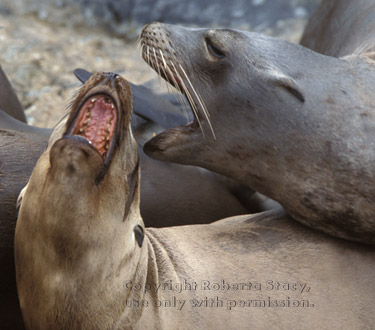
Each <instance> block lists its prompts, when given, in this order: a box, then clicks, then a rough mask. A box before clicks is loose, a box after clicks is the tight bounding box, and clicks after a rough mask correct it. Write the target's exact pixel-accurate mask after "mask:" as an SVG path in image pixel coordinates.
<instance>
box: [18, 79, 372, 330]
mask: <svg viewBox="0 0 375 330" xmlns="http://www.w3.org/2000/svg"><path fill="white" fill-rule="evenodd" d="M101 79H102V80H101ZM103 79H105V80H103ZM120 83H121V85H117V84H120ZM85 86H86V87H84V88H83V90H82V92H81V96H80V97H79V99H81V100H82V99H83V100H85V99H87V100H90V98H91V97H93V96H94V95H95V97H97V98H99V99H100V98H102V95H106V94H107V95H111V98H112V101H111V103H112V104H116V107H115V108H116V109H118V110H117V117H116V118H119V119H118V120H117V121H116V122H115V123H114V124H112V125H114V126H111V127H112V128H111V129H110V130H109V132H112V131H113V132H114V133H113V135H111V134H112V133H108V134H109V148H108V150H110V151H109V153H108V154H102V153H101V152H100V151H101V150H102V147H101V146H102V145H101V143H100V142H96V141H100V139H95V140H93V142H92V144H90V143H89V142H87V140H86V138H85V136H86V137H87V138H90V136H92V135H91V133H90V132H93V131H94V129H95V124H90V125H89V126H88V127H87V128H85V127H84V126H82V123H83V121H82V120H81V118H84V117H85V116H87V108H88V105H87V104H88V103H87V102H86V103H85V102H79V101H76V102H75V103H74V104H73V106H72V110H71V115H70V116H69V120H68V122H67V124H66V125H64V126H62V127H59V128H56V129H55V132H54V134H53V135H52V136H51V139H50V142H49V146H48V148H47V150H46V151H45V152H44V153H43V155H42V156H41V158H40V159H39V161H38V163H37V165H36V167H35V169H34V171H33V173H32V175H31V178H30V180H29V183H28V185H27V187H26V189H25V190H24V191H23V194H22V201H21V207H20V214H19V218H18V222H17V228H16V235H15V256H16V259H15V260H16V271H17V287H18V292H19V296H20V303H21V307H22V313H23V317H24V320H25V324H26V327H27V328H30V329H50V328H58V329H197V328H209V329H227V328H231V329H233V328H235V329H248V328H249V326H251V328H253V329H264V328H275V327H278V328H283V329H285V328H299V329H314V328H315V329H321V328H330V329H340V328H343V327H345V328H360V327H363V328H366V327H370V326H372V324H373V322H374V321H375V316H374V313H373V312H372V311H373V309H374V307H375V303H374V300H373V296H374V293H375V285H374V282H373V278H372V272H373V270H374V267H375V250H374V248H373V247H371V246H365V245H361V244H358V243H352V242H347V241H344V240H340V239H337V238H332V237H330V236H328V235H325V234H322V233H319V232H317V231H314V230H311V229H309V228H306V227H304V226H302V225H300V224H299V223H297V222H295V221H294V220H291V219H290V218H289V217H288V216H287V215H285V213H284V212H283V211H279V212H274V211H270V212H265V213H261V214H259V215H255V216H249V215H245V216H239V217H234V218H229V219H225V220H222V221H219V222H215V223H214V224H209V225H194V226H180V227H170V228H162V229H157V228H150V229H145V228H144V225H143V221H142V219H141V217H140V212H139V167H138V166H137V164H138V160H137V146H136V142H135V140H134V138H133V136H132V134H131V128H130V123H129V120H128V119H129V117H130V112H131V101H130V87H129V86H126V82H125V81H124V80H121V78H115V76H113V75H105V76H104V78H103V75H95V76H94V77H93V78H92V79H91V80H89V81H88V82H87V83H86V85H85ZM120 87H121V88H120ZM124 91H125V92H124ZM102 99H103V98H102ZM88 102H89V101H88ZM119 104H120V105H121V106H118V105H119ZM103 107H105V109H106V110H105V111H109V110H108V109H110V106H105V105H102V108H103ZM95 109H96V110H95ZM93 111H96V112H97V113H99V111H98V110H97V108H95V107H94V110H93ZM101 111H104V110H101ZM97 113H94V114H92V115H89V116H92V117H93V118H95V117H96V116H98V114H97ZM112 114H113V112H112ZM101 116H102V117H104V118H109V117H110V116H109V115H108V114H105V113H104V114H103V115H101ZM75 118H77V119H76V120H75ZM105 120H108V119H105ZM83 125H84V124H83ZM113 127H117V130H113ZM81 128H82V131H83V133H79V134H83V135H82V136H76V135H74V134H75V132H81ZM72 134H73V135H72ZM119 136H123V137H124V138H122V139H119ZM94 148H95V149H94ZM118 177H121V178H123V181H122V184H121V185H119V182H118ZM78 196H79V198H78ZM35 203H38V207H35ZM124 205H125V208H124ZM353 297H360V299H361V302H360V303H358V304H356V303H354V304H353ZM193 305H194V306H195V307H193ZM297 306H298V307H297ZM343 315H345V317H343ZM317 319H318V320H319V322H318V323H317V321H316V320H317Z"/></svg>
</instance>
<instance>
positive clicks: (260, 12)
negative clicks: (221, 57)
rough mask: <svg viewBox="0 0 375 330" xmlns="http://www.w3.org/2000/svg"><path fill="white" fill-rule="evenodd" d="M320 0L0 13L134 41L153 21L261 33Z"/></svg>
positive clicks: (46, 5)
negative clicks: (99, 28)
mask: <svg viewBox="0 0 375 330" xmlns="http://www.w3.org/2000/svg"><path fill="white" fill-rule="evenodd" d="M319 2H320V0H277V1H275V0H221V1H214V0H190V1H176V0H136V1H135V0H123V1H118V0H76V1H74V0H54V1H51V0H2V3H1V4H0V11H2V12H6V13H9V12H11V13H13V14H34V15H36V16H37V17H38V18H39V19H41V20H46V21H49V22H51V23H53V24H58V25H67V26H70V27H77V26H83V25H85V26H91V27H97V26H102V27H106V28H107V29H109V30H110V31H112V32H114V33H116V34H117V35H121V36H126V37H127V38H129V39H134V38H136V37H137V36H138V34H139V31H140V29H141V27H142V26H143V25H144V24H146V23H148V22H152V21H160V22H166V23H172V24H183V25H189V26H209V27H219V26H221V27H229V28H234V29H242V30H253V31H264V30H267V29H270V28H274V26H275V25H276V24H277V22H279V21H280V20H291V19H301V18H302V19H305V18H307V17H309V16H310V15H311V14H312V11H313V10H314V8H315V7H316V5H317V4H318V3H319Z"/></svg>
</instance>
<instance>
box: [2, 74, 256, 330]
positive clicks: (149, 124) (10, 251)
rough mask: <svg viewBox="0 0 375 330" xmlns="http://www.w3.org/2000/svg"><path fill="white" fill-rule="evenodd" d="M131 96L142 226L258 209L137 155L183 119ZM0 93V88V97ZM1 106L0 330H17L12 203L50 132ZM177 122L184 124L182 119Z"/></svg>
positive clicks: (229, 183)
mask: <svg viewBox="0 0 375 330" xmlns="http://www.w3.org/2000/svg"><path fill="white" fill-rule="evenodd" d="M6 81H8V80H6ZM1 86H2V85H1V72H0V87H1ZM7 86H10V85H7ZM8 91H9V90H8ZM132 91H134V94H135V95H133V100H134V103H135V106H137V111H134V112H135V113H134V114H133V116H132V129H133V133H134V136H135V138H136V139H137V142H138V151H139V153H140V154H139V157H140V167H141V169H142V173H143V180H142V183H141V188H142V194H141V214H142V217H143V219H144V221H145V223H146V224H147V226H152V227H167V226H176V225H184V224H193V223H209V222H212V221H215V220H218V219H221V218H223V217H226V216H232V215H237V214H247V213H252V212H256V211H258V210H260V209H259V208H258V205H260V206H261V203H257V201H256V200H255V201H254V197H256V196H253V195H252V194H253V191H252V190H251V189H249V188H247V187H245V186H242V185H240V184H237V183H236V182H234V181H233V180H230V179H227V178H225V177H223V176H221V175H218V174H216V173H212V172H210V171H207V170H205V169H200V168H196V167H193V166H181V165H177V164H172V163H166V162H160V161H157V160H153V159H151V158H149V157H148V156H146V155H145V154H144V153H143V151H142V146H143V141H144V140H145V139H146V138H147V139H149V138H151V137H152V134H153V132H159V131H162V130H164V129H166V128H167V127H166V126H165V125H167V124H169V125H171V124H173V123H175V124H176V121H177V120H181V117H183V116H182V115H181V114H180V113H178V112H173V111H174V110H175V109H174V107H172V106H171V105H168V103H167V102H164V101H163V99H162V97H161V96H158V95H155V94H153V93H152V92H151V91H150V90H148V89H147V88H145V87H143V86H135V85H132ZM1 92H2V91H1V88H0V95H1ZM8 95H11V94H8ZM4 101H5V100H4V99H0V106H1V105H4V109H5V110H7V111H6V112H4V111H2V110H1V109H0V260H1V265H2V269H1V271H0V320H1V324H2V327H3V328H4V329H13V330H14V329H23V324H22V318H21V312H20V309H19V303H18V300H17V291H16V284H15V270H14V245H13V242H14V230H15V227H16V219H17V209H16V201H17V196H18V195H19V193H20V191H21V189H22V188H23V187H24V186H25V184H26V183H27V181H28V180H29V178H30V175H31V172H32V170H33V168H34V166H35V164H36V162H37V160H38V159H39V157H40V155H41V154H42V153H43V151H44V150H45V149H46V146H47V143H48V139H49V137H50V134H51V132H52V129H44V128H38V127H33V126H30V125H27V124H25V123H23V122H20V121H18V120H16V119H15V118H13V117H11V116H10V115H8V114H11V115H15V111H14V110H15V108H14V107H13V106H12V103H11V102H8V101H7V102H4ZM168 106H169V108H168ZM21 110H22V108H21ZM146 110H147V113H145V111H146ZM148 114H150V116H148ZM141 115H143V116H142V117H141ZM151 115H152V116H153V117H151ZM150 117H151V118H150ZM182 119H183V122H184V121H185V118H184V117H183V118H182ZM65 121H66V118H64V119H62V123H61V124H65Z"/></svg>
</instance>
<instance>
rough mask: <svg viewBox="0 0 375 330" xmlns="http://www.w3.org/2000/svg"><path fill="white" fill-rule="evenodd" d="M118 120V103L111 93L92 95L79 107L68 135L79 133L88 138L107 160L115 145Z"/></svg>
mask: <svg viewBox="0 0 375 330" xmlns="http://www.w3.org/2000/svg"><path fill="white" fill-rule="evenodd" d="M117 121H118V110H117V105H116V102H115V101H114V100H113V98H112V97H111V96H110V95H108V94H100V93H98V94H94V95H90V96H89V97H87V98H86V99H85V101H84V102H83V103H82V105H81V106H80V107H79V110H78V112H77V113H76V114H75V118H74V119H73V123H72V124H71V125H70V127H69V129H68V131H67V133H66V135H77V136H80V137H82V138H84V139H86V140H87V142H88V143H89V144H90V145H91V146H92V147H94V148H95V149H96V151H97V152H98V153H99V154H100V156H101V157H102V159H103V161H104V162H107V161H109V159H110V156H111V154H112V152H113V149H114V145H115V143H114V140H115V139H114V137H115V135H116V125H117Z"/></svg>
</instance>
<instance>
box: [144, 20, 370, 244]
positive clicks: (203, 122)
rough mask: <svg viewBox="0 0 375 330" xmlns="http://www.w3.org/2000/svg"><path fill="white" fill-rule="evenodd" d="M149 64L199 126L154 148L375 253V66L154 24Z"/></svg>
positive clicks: (172, 132) (174, 133)
mask: <svg viewBox="0 0 375 330" xmlns="http://www.w3.org/2000/svg"><path fill="white" fill-rule="evenodd" d="M141 45H142V49H143V58H144V59H145V60H146V61H147V62H148V63H149V64H150V65H151V66H152V67H153V68H155V70H156V71H157V72H158V73H160V74H161V76H163V77H164V78H165V79H166V80H168V81H169V82H170V83H171V84H172V85H174V86H176V87H177V89H179V90H181V91H182V92H183V93H184V94H185V95H187V97H188V99H189V102H190V104H191V105H192V108H193V109H195V120H194V121H192V122H191V123H190V124H189V125H185V126H179V127H175V128H172V129H169V130H167V131H165V132H163V133H161V134H159V135H158V136H156V137H154V138H153V139H152V140H151V141H149V142H148V143H146V144H145V148H144V150H145V152H146V153H147V154H148V155H150V156H151V157H153V158H156V159H161V160H166V161H172V162H176V163H180V164H191V165H197V166H202V167H205V168H207V169H209V170H212V171H214V172H217V173H220V174H224V175H227V176H229V177H231V178H233V179H236V180H238V181H239V182H241V183H243V184H246V185H248V186H250V187H251V188H253V189H255V190H256V191H259V192H260V193H262V194H264V195H266V196H268V197H270V198H272V199H274V200H276V201H278V202H279V203H280V204H281V205H282V206H283V207H284V208H285V209H286V210H287V211H288V213H289V214H290V215H291V216H292V217H293V218H294V219H296V220H298V221H300V222H301V223H304V224H306V225H308V226H310V227H312V228H317V229H319V230H322V231H324V232H326V233H329V234H331V235H334V236H338V237H342V238H346V239H349V240H354V241H361V242H366V243H371V244H373V243H375V203H374V201H375V199H374V196H375V180H374V178H375V168H374V166H373V164H374V163H375V139H374V132H375V112H374V109H375V100H374V98H373V95H374V94H375V65H374V64H375V62H373V61H371V60H370V59H369V58H367V57H362V56H354V55H353V56H350V57H347V58H340V59H337V58H333V57H328V56H324V55H321V54H318V53H316V52H314V51H311V50H309V49H307V48H304V47H302V46H300V45H297V44H293V43H289V42H286V41H282V40H278V39H275V38H272V37H268V36H263V35H260V34H256V33H250V32H241V31H234V30H227V29H217V30H215V29H186V28H183V27H178V26H173V25H167V24H160V23H153V24H149V25H147V26H146V27H145V28H144V29H143V32H142V35H141Z"/></svg>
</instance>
